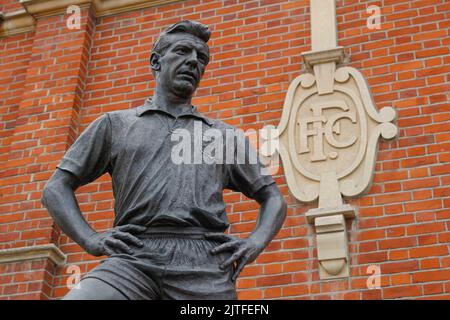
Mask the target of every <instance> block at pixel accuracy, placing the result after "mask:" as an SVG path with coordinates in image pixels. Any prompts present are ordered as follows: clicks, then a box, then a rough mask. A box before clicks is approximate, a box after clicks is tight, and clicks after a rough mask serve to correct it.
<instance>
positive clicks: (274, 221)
mask: <svg viewBox="0 0 450 320" xmlns="http://www.w3.org/2000/svg"><path fill="white" fill-rule="evenodd" d="M253 198H254V199H255V200H256V201H257V202H258V203H259V204H260V205H261V207H260V209H259V215H258V221H257V223H256V227H255V229H254V230H253V232H252V233H251V234H250V236H249V237H248V238H246V239H241V238H237V237H235V236H231V235H227V234H223V233H211V234H207V235H206V236H207V238H209V239H213V240H217V241H219V242H222V244H220V245H219V246H217V247H215V248H213V249H212V250H211V253H212V254H218V253H221V252H225V251H228V252H231V253H232V254H231V256H230V257H229V258H228V259H227V260H226V261H224V262H223V263H222V264H221V268H222V269H226V268H229V267H230V266H231V265H233V264H235V263H236V265H235V271H234V273H233V276H232V279H233V281H234V280H236V278H237V277H238V275H239V273H240V272H241V271H242V269H243V268H244V267H245V265H246V264H248V263H251V262H253V261H255V259H256V258H257V257H258V256H259V254H260V253H261V252H262V251H263V250H264V248H265V247H266V246H267V245H268V244H269V242H270V241H271V240H272V239H273V238H274V237H275V235H276V234H277V233H278V231H279V230H280V229H281V226H282V225H283V222H284V219H285V218H286V211H287V204H286V201H284V198H283V196H282V195H281V193H280V191H279V189H278V187H277V185H276V184H275V183H273V184H270V185H267V186H265V187H263V188H261V189H260V190H258V191H257V192H256V193H255V194H254V195H253Z"/></svg>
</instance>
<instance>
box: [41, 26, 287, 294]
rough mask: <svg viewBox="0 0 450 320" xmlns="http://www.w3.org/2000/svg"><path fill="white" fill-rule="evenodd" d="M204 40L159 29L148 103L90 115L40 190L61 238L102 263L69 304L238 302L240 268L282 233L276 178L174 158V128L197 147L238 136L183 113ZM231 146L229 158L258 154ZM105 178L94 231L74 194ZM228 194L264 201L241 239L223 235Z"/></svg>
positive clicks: (258, 169) (199, 33)
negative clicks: (109, 209)
mask: <svg viewBox="0 0 450 320" xmlns="http://www.w3.org/2000/svg"><path fill="white" fill-rule="evenodd" d="M210 35H211V32H210V31H209V29H208V27H207V26H205V25H203V24H201V23H198V22H194V21H181V22H178V23H176V24H174V25H172V26H170V27H169V28H168V29H166V30H165V31H163V32H162V33H161V35H160V36H159V38H158V40H157V41H156V43H155V45H154V46H153V49H152V53H151V58H150V63H151V68H152V72H153V74H154V76H155V79H156V88H155V91H154V95H153V97H152V98H151V99H147V100H146V101H145V103H144V104H143V105H142V106H140V107H137V108H133V109H128V110H121V111H115V112H108V113H106V114H104V115H102V116H100V117H99V118H97V119H96V120H95V121H94V122H93V123H91V124H90V125H89V127H88V128H87V129H86V130H85V131H84V132H83V133H82V134H81V135H80V137H79V138H78V139H77V140H76V141H75V143H74V144H73V145H72V146H71V148H70V149H69V150H68V151H67V153H66V154H65V156H64V157H63V159H62V160H61V162H60V163H59V165H58V168H57V169H56V171H55V173H54V174H53V176H52V177H51V178H50V180H49V182H48V183H47V185H46V187H45V190H44V193H43V196H42V203H43V204H44V205H45V207H47V209H48V211H49V212H50V214H51V216H52V217H53V219H54V220H55V221H56V223H57V224H58V225H59V226H60V227H61V229H62V230H63V231H64V232H65V233H66V234H67V235H68V236H69V237H70V238H71V239H73V240H74V241H75V242H77V243H78V244H79V245H80V246H81V247H82V248H84V249H85V250H86V251H87V252H88V253H90V254H92V255H94V256H102V255H106V256H108V257H107V258H106V259H105V260H103V261H102V263H101V264H100V265H99V266H97V267H96V268H95V269H93V270H92V271H91V272H89V273H87V274H86V275H85V276H84V277H83V279H82V280H81V282H80V286H79V288H75V289H72V290H71V291H70V292H69V293H68V294H67V295H66V297H65V299H236V287H235V281H236V278H237V276H238V275H239V273H240V272H241V270H242V268H243V267H244V266H245V265H246V264H248V263H250V262H252V261H254V260H255V259H256V257H257V256H258V255H259V254H260V253H261V252H262V251H263V249H264V248H265V247H266V246H267V244H268V243H269V242H270V241H271V240H272V238H273V237H274V236H275V235H276V234H277V232H278V231H279V229H280V228H281V225H282V224H283V221H284V218H285V216H286V203H285V201H284V199H283V197H282V196H281V194H280V192H279V190H278V188H277V186H276V184H275V183H274V180H273V179H272V177H271V176H270V175H265V174H262V169H263V167H264V166H263V165H262V164H261V162H260V161H257V162H256V163H250V161H247V162H245V163H242V161H241V162H239V161H213V162H210V161H209V162H205V161H201V162H200V163H189V162H186V161H184V162H179V161H174V159H173V147H174V144H175V141H174V139H173V134H174V133H175V132H176V131H177V130H180V129H182V130H185V131H186V132H188V133H192V134H193V135H194V140H195V139H197V138H196V137H195V135H196V132H195V128H196V127H197V128H198V127H199V128H201V129H202V132H204V131H205V130H208V129H215V130H216V132H220V133H224V132H225V131H226V130H235V129H234V127H232V126H230V125H228V124H225V123H224V122H222V121H219V120H215V119H209V118H207V117H205V116H204V115H202V114H201V113H199V112H198V111H197V110H196V108H195V107H193V106H192V105H191V100H192V96H193V94H194V92H195V90H196V89H197V87H198V85H199V83H200V79H201V77H202V76H203V74H204V72H205V68H206V66H207V64H208V62H209V57H210V56H209V48H208V45H207V42H208V40H209V37H210ZM200 139H202V137H200ZM234 142H235V140H233V144H232V148H234V149H232V150H231V151H232V152H231V155H232V157H234V158H236V157H238V156H239V155H242V154H243V155H244V157H246V156H248V155H249V154H250V153H251V152H254V150H252V148H242V146H241V147H239V145H238V144H235V143H234ZM200 143H201V146H200V148H203V147H204V146H203V144H202V142H200ZM245 145H246V146H247V144H245ZM227 147H229V143H228V144H227ZM201 150H202V153H203V152H204V151H205V150H204V149H201ZM232 160H236V159H232ZM104 173H109V174H110V176H111V178H112V185H113V192H114V199H115V207H114V211H115V219H114V227H113V228H112V229H111V230H108V231H106V232H96V231H95V230H93V229H92V228H91V227H90V226H89V224H88V223H87V222H86V220H85V219H84V218H83V216H82V214H81V212H80V209H79V206H78V203H77V200H76V197H75V194H74V192H75V190H76V189H77V188H78V187H80V186H82V185H85V184H87V183H89V182H92V181H94V180H95V179H97V178H98V177H100V176H101V175H103V174H104ZM224 189H231V190H235V191H239V192H242V193H243V194H245V195H246V196H248V197H250V198H252V199H255V200H256V201H257V202H258V203H259V204H260V212H259V216H258V221H257V225H256V227H255V230H254V231H253V232H252V233H251V235H250V236H249V237H248V238H246V239H240V238H238V237H234V236H230V235H226V234H224V231H225V230H226V229H227V227H228V226H229V223H228V220H227V216H226V211H225V208H226V207H225V203H224V201H223V190H224Z"/></svg>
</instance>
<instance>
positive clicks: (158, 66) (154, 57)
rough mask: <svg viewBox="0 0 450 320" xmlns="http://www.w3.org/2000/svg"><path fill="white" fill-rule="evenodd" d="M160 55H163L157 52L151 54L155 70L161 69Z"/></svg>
mask: <svg viewBox="0 0 450 320" xmlns="http://www.w3.org/2000/svg"><path fill="white" fill-rule="evenodd" d="M160 57H161V56H160V55H159V54H158V53H156V52H153V53H152V55H151V56H150V67H151V68H152V70H153V71H159V70H161V64H160V63H159V58H160Z"/></svg>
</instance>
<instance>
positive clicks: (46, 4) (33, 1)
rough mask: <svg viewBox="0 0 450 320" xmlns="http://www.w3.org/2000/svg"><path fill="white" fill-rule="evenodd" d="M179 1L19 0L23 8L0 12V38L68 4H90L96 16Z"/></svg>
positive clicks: (60, 11)
mask: <svg viewBox="0 0 450 320" xmlns="http://www.w3.org/2000/svg"><path fill="white" fill-rule="evenodd" d="M180 1H181V0H20V4H21V5H22V6H23V9H21V10H18V11H15V12H11V13H5V14H2V13H0V38H2V37H7V36H11V35H15V34H19V33H24V32H29V31H31V30H33V29H34V25H35V19H38V18H41V17H46V16H51V15H58V14H65V13H66V10H67V7H68V6H70V5H78V6H80V7H88V6H92V9H93V13H94V16H95V17H96V18H98V17H105V16H110V15H117V14H121V13H124V12H128V11H133V10H138V9H143V8H149V7H154V6H160V5H164V4H168V3H174V2H180Z"/></svg>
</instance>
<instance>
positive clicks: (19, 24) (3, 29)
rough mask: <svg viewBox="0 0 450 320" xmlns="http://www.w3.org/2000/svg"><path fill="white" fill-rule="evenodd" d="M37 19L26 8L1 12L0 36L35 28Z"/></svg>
mask: <svg viewBox="0 0 450 320" xmlns="http://www.w3.org/2000/svg"><path fill="white" fill-rule="evenodd" d="M34 24H35V20H34V18H33V16H31V15H30V14H29V13H28V12H27V11H26V10H25V9H21V10H17V11H14V12H8V13H2V12H0V38H2V37H7V36H12V35H15V34H19V33H24V32H29V31H31V30H33V29H34Z"/></svg>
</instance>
